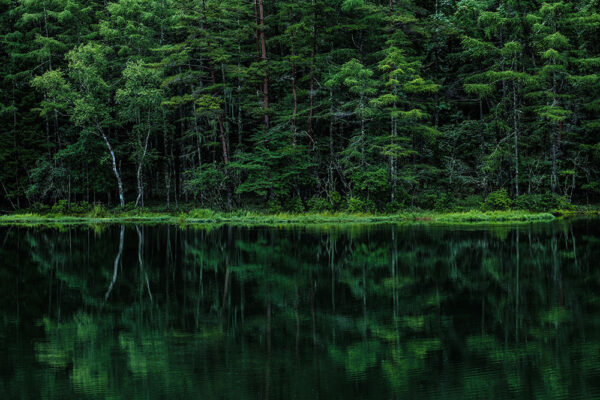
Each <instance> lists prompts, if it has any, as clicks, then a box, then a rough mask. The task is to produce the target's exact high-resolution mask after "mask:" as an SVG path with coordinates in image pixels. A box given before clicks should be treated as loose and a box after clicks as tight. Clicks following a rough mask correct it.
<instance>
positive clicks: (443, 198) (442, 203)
mask: <svg viewBox="0 0 600 400" xmlns="http://www.w3.org/2000/svg"><path fill="white" fill-rule="evenodd" d="M455 206H456V201H455V199H454V196H452V195H449V194H448V193H442V194H441V195H440V196H439V197H438V198H437V199H436V200H435V203H434V204H433V209H434V210H435V211H450V210H452V209H454V207H455Z"/></svg>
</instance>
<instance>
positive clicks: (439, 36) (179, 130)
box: [0, 0, 600, 211]
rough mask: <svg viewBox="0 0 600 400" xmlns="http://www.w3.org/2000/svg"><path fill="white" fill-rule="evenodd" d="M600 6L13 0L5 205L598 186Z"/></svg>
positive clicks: (453, 199) (593, 1)
mask: <svg viewBox="0 0 600 400" xmlns="http://www.w3.org/2000/svg"><path fill="white" fill-rule="evenodd" d="M599 9H600V2H599V1H598V0H573V1H566V0H562V1H553V0H549V1H537V0H527V1H525V0H422V1H417V0H115V1H109V0H102V1H100V0H0V15H1V16H0V40H1V43H2V45H1V46H0V163H1V164H2V169H1V170H0V184H1V188H0V203H1V207H0V208H2V210H5V211H8V210H11V209H20V208H27V207H33V206H34V205H35V204H53V203H56V202H58V201H61V200H62V201H63V202H64V201H66V202H68V203H72V202H82V201H85V202H88V203H102V204H105V205H109V206H121V207H133V206H136V207H144V206H149V205H153V204H162V205H166V206H168V207H177V206H179V205H181V204H184V203H185V204H191V203H193V204H195V205H198V206H202V207H206V208H214V209H231V208H270V209H285V210H290V211H302V210H307V209H311V210H334V209H343V208H348V207H350V208H352V209H359V210H363V211H374V210H379V211H395V210H398V209H401V208H408V207H415V208H416V207H419V208H424V209H431V208H444V207H451V205H452V204H463V205H465V204H466V205H470V204H472V205H474V206H477V205H478V204H480V203H481V201H483V200H484V199H485V198H486V197H487V196H488V194H490V193H495V195H496V197H502V196H506V197H507V200H510V199H512V201H516V202H519V200H520V199H521V200H522V201H521V203H523V204H527V202H532V201H536V199H538V200H539V199H540V198H545V199H547V198H548V197H550V198H552V199H557V198H560V199H561V200H565V201H571V202H573V203H580V204H588V203H593V202H597V201H598V200H599V197H600V196H599V195H600V164H599V163H598V159H599V157H600V118H599V117H598V112H599V111H600V93H599V92H600V74H599V70H600V41H599V40H598V38H599V37H600V14H599V13H598V12H599ZM536 196H537V197H536ZM508 197H510V199H508Z"/></svg>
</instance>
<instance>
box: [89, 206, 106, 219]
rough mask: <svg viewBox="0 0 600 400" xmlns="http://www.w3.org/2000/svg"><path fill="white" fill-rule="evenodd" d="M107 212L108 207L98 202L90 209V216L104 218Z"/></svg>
mask: <svg viewBox="0 0 600 400" xmlns="http://www.w3.org/2000/svg"><path fill="white" fill-rule="evenodd" d="M107 214H108V213H107V212H106V209H105V208H104V207H102V206H101V205H99V204H96V205H94V207H93V208H92V210H91V211H90V213H89V216H90V217H93V218H102V217H106V215H107Z"/></svg>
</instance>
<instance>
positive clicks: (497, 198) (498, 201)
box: [483, 189, 513, 210]
mask: <svg viewBox="0 0 600 400" xmlns="http://www.w3.org/2000/svg"><path fill="white" fill-rule="evenodd" d="M512 204H513V202H512V200H511V199H510V197H508V192H507V191H506V189H500V190H496V191H495V192H492V193H490V194H489V195H488V197H487V199H485V203H483V208H484V209H485V210H508V209H510V207H511V206H512Z"/></svg>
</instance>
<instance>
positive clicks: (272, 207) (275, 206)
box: [267, 199, 282, 214]
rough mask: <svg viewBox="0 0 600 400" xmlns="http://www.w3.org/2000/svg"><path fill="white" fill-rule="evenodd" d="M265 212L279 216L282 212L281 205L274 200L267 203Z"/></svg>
mask: <svg viewBox="0 0 600 400" xmlns="http://www.w3.org/2000/svg"><path fill="white" fill-rule="evenodd" d="M267 211H268V212H269V214H279V213H280V212H281V211H282V208H281V203H280V202H279V201H277V200H275V199H272V200H269V201H268V202H267Z"/></svg>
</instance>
